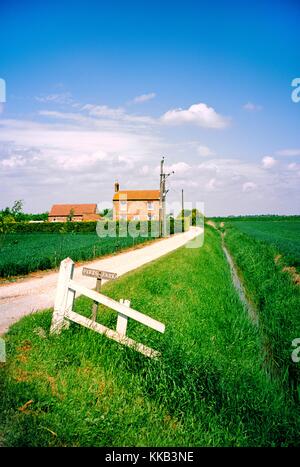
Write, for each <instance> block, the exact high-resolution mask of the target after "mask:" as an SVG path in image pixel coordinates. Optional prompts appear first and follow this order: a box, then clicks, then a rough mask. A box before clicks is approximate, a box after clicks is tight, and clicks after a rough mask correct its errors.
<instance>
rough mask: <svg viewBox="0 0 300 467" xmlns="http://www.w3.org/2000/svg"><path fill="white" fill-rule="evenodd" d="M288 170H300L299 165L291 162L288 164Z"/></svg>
mask: <svg viewBox="0 0 300 467" xmlns="http://www.w3.org/2000/svg"><path fill="white" fill-rule="evenodd" d="M288 169H289V170H300V164H296V162H292V163H291V164H288Z"/></svg>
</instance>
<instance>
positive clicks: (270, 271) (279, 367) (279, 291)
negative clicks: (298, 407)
mask: <svg viewBox="0 0 300 467" xmlns="http://www.w3.org/2000/svg"><path fill="white" fill-rule="evenodd" d="M264 224H266V225H264ZM283 224H284V226H283V225H282V222H278V221H272V222H260V221H256V222H255V223H254V222H253V223H251V222H248V221H247V222H245V223H244V224H243V223H242V222H234V223H226V222H225V231H226V235H225V244H226V246H227V247H228V249H229V251H230V253H231V255H232V257H233V259H234V262H235V264H236V266H237V268H238V271H239V276H240V278H241V279H242V282H243V284H244V286H245V287H246V290H247V292H248V297H249V298H250V300H251V301H252V302H253V303H254V306H255V308H256V310H257V313H258V318H259V329H260V332H261V335H262V336H263V338H264V340H265V347H266V354H267V355H266V358H267V359H268V362H269V365H270V367H271V368H273V371H275V373H278V374H279V375H280V378H281V380H282V384H283V385H285V386H286V388H287V389H286V390H288V388H289V387H290V388H291V389H292V390H293V391H294V396H295V398H296V399H299V392H298V391H299V385H300V367H299V364H296V363H294V362H293V361H292V359H291V351H292V347H291V344H292V341H293V339H295V338H298V337H300V315H299V305H300V287H299V285H297V284H295V283H294V280H293V276H292V275H291V274H290V273H289V271H287V270H285V269H284V266H285V264H286V263H288V264H298V263H297V261H298V260H299V256H298V251H299V250H297V247H298V248H299V222H298V223H297V222H296V221H284V222H283ZM256 225H257V229H255V226H256ZM277 236H278V237H277ZM293 245H294V248H295V250H293ZM279 253H282V254H283V256H282V257H281V259H280V260H278V254H279ZM276 258H277V259H276Z"/></svg>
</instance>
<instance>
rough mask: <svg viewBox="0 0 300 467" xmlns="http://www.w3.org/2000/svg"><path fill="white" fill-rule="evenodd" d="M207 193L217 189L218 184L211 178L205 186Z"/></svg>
mask: <svg viewBox="0 0 300 467" xmlns="http://www.w3.org/2000/svg"><path fill="white" fill-rule="evenodd" d="M205 188H206V189H207V190H208V191H215V190H216V189H217V188H218V182H217V180H216V178H211V179H210V180H209V181H208V182H207V183H206V185H205Z"/></svg>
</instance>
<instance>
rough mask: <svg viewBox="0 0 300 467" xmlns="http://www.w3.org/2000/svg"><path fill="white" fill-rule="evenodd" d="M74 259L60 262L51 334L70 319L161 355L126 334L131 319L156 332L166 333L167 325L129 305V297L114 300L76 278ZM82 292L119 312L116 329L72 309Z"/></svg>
mask: <svg viewBox="0 0 300 467" xmlns="http://www.w3.org/2000/svg"><path fill="white" fill-rule="evenodd" d="M73 273H74V262H73V261H72V260H71V259H70V258H66V259H65V260H63V261H62V262H61V264H60V270H59V277H58V284H57V291H56V297H55V303H54V312H53V317H52V323H51V329H50V332H51V333H52V334H59V333H60V332H61V330H62V329H63V328H66V327H68V326H69V322H70V321H74V322H75V323H77V324H80V325H82V326H84V327H86V328H89V329H92V330H94V331H96V332H98V333H100V334H104V335H105V336H106V337H108V338H109V339H112V340H114V341H116V342H119V343H121V344H123V345H125V346H128V347H132V348H134V349H135V350H136V351H138V352H140V353H142V354H143V355H145V356H147V357H158V356H159V355H160V354H159V352H157V351H155V350H153V349H151V348H150V347H146V346H145V345H143V344H141V343H138V342H136V341H134V340H133V339H130V338H129V337H127V336H126V331H127V323H128V318H131V319H134V320H135V321H138V322H139V323H142V324H144V325H145V326H148V327H150V328H152V329H154V330H155V331H158V332H161V333H164V331H165V325H164V324H163V323H160V322H159V321H157V320H155V319H153V318H150V316H147V315H144V314H143V313H140V312H139V311H137V310H134V309H133V308H130V301H129V300H121V301H120V302H118V301H116V300H113V299H112V298H110V297H107V296H106V295H103V294H102V293H99V292H96V291H94V290H91V289H88V288H87V287H84V286H83V285H81V284H79V283H77V282H75V281H74V280H73ZM76 292H77V293H79V294H82V295H85V296H86V297H89V298H90V299H92V300H93V301H94V302H97V303H101V304H102V305H104V306H106V307H108V308H111V309H113V310H115V311H116V312H117V313H118V320H117V329H116V330H113V329H109V328H107V327H106V326H104V325H102V324H100V323H97V322H96V321H95V320H91V319H89V318H86V317H85V316H82V315H80V314H78V313H75V312H74V311H73V303H74V299H75V294H76Z"/></svg>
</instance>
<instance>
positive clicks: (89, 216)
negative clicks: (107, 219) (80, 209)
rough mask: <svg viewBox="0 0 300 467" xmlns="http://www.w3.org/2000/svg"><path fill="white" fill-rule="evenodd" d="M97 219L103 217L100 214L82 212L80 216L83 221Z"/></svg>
mask: <svg viewBox="0 0 300 467" xmlns="http://www.w3.org/2000/svg"><path fill="white" fill-rule="evenodd" d="M99 219H103V218H102V217H101V216H100V214H83V216H82V220H84V221H98V220H99Z"/></svg>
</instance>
